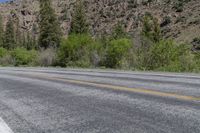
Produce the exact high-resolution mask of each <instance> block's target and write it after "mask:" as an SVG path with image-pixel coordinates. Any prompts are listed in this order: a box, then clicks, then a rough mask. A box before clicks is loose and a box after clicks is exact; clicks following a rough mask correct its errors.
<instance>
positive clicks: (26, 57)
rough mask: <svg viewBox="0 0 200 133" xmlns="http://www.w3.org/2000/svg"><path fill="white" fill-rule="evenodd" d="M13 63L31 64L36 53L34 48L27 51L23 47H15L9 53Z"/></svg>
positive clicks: (17, 64)
mask: <svg viewBox="0 0 200 133" xmlns="http://www.w3.org/2000/svg"><path fill="white" fill-rule="evenodd" d="M11 55H12V57H13V59H14V61H15V63H14V65H15V66H20V65H31V64H32V63H33V62H35V59H36V58H37V55H38V53H37V52H36V51H35V50H31V51H27V50H26V49H24V48H16V49H14V50H13V51H12V53H11Z"/></svg>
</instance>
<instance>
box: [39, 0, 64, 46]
mask: <svg viewBox="0 0 200 133" xmlns="http://www.w3.org/2000/svg"><path fill="white" fill-rule="evenodd" d="M39 28H40V36H39V46H40V47H41V48H44V49H47V48H49V47H54V48H57V47H59V45H60V39H61V30H60V26H59V22H58V20H57V16H56V14H55V11H54V9H53V8H52V5H51V0H40V22H39Z"/></svg>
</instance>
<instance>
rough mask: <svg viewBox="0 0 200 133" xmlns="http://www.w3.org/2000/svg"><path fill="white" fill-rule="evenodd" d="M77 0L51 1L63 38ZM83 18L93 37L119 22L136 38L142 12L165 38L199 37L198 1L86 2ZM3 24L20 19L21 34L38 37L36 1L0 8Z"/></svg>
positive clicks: (15, 1)
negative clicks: (87, 23)
mask: <svg viewBox="0 0 200 133" xmlns="http://www.w3.org/2000/svg"><path fill="white" fill-rule="evenodd" d="M75 1H76V0H53V1H52V2H53V7H54V9H55V10H56V13H57V14H58V16H59V18H58V19H59V21H60V23H61V28H62V31H63V33H64V34H65V35H67V34H68V32H69V30H70V23H71V18H72V17H71V16H72V13H73V7H74V4H75ZM85 7H86V15H87V18H88V22H89V24H90V31H91V33H92V34H93V35H99V34H102V33H111V31H112V29H113V27H114V26H115V25H116V24H117V23H118V22H120V23H122V24H123V26H124V27H125V29H126V31H127V32H129V33H130V34H131V35H132V36H133V37H135V38H137V35H138V33H140V30H141V21H142V18H143V16H144V14H145V13H147V12H148V13H151V14H152V15H153V16H154V17H156V18H157V19H158V20H159V22H160V24H161V29H162V34H163V35H164V37H166V38H173V39H175V40H177V41H188V42H191V41H192V40H193V38H195V37H198V36H199V35H200V8H199V7H200V2H199V0H182V2H181V1H180V0H85ZM0 12H1V14H2V15H3V17H4V24H5V23H6V21H7V18H8V16H12V17H13V18H15V19H16V21H17V20H19V25H20V30H21V31H22V32H31V33H33V34H36V35H37V34H38V20H39V1H38V0H12V1H10V2H7V3H4V4H1V5H0Z"/></svg>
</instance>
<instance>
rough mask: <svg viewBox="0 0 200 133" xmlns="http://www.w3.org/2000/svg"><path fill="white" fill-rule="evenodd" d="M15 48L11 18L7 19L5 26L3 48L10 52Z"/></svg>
mask: <svg viewBox="0 0 200 133" xmlns="http://www.w3.org/2000/svg"><path fill="white" fill-rule="evenodd" d="M15 46H16V42H15V32H14V24H13V20H12V18H9V19H8V22H7V24H6V30H5V36H4V45H3V47H4V48H6V49H8V50H11V49H14V48H15Z"/></svg>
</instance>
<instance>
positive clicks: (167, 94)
mask: <svg viewBox="0 0 200 133" xmlns="http://www.w3.org/2000/svg"><path fill="white" fill-rule="evenodd" d="M26 76H27V75H26ZM28 76H29V77H32V78H42V79H49V80H56V81H63V82H68V83H73V84H79V85H88V86H94V87H100V88H107V89H112V90H119V91H128V92H134V93H140V94H148V95H154V96H161V97H170V98H176V99H180V100H188V101H200V97H194V96H187V95H181V94H176V93H170V92H161V91H156V90H153V89H152V90H150V89H141V88H129V87H123V86H116V85H108V84H103V83H96V82H89V81H82V80H75V79H64V78H59V77H50V76H46V75H38V74H36V75H35V76H33V75H28Z"/></svg>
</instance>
